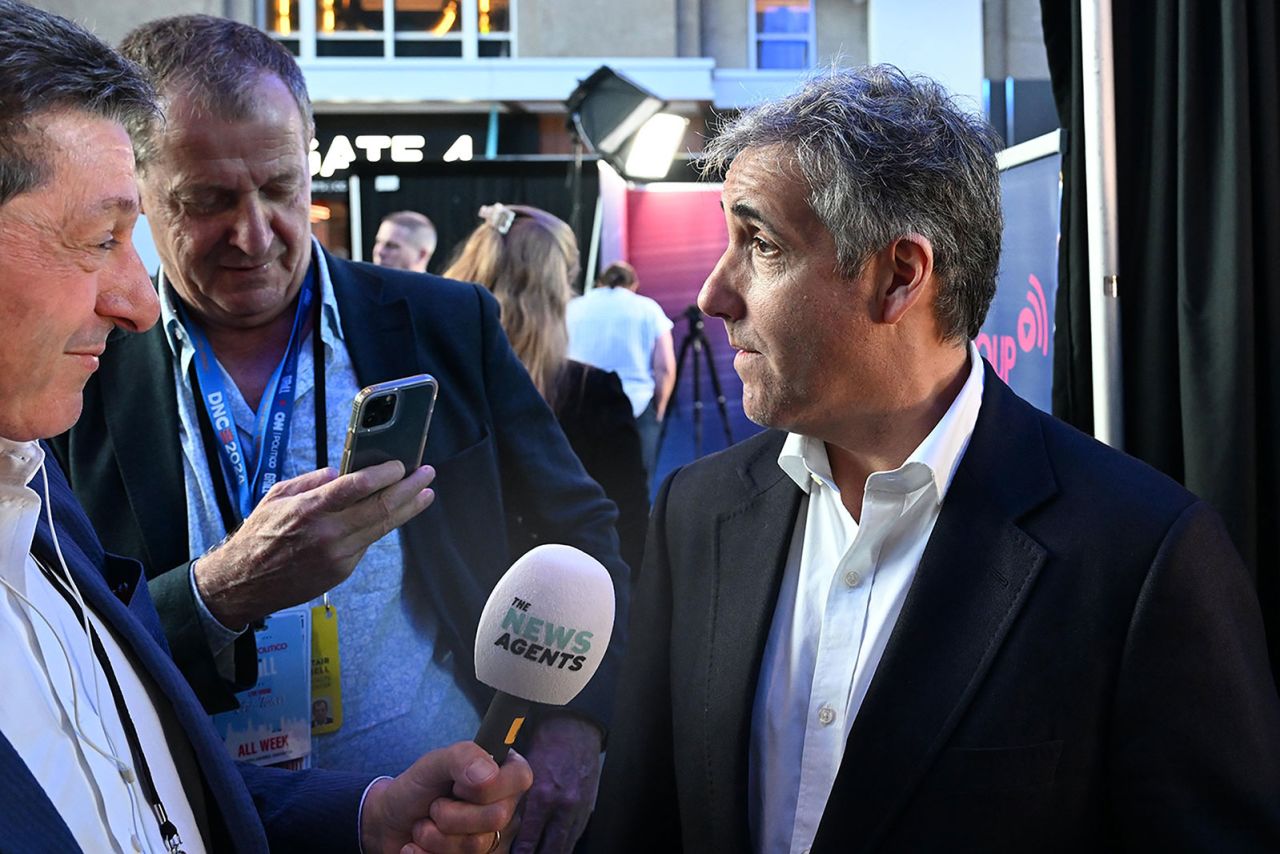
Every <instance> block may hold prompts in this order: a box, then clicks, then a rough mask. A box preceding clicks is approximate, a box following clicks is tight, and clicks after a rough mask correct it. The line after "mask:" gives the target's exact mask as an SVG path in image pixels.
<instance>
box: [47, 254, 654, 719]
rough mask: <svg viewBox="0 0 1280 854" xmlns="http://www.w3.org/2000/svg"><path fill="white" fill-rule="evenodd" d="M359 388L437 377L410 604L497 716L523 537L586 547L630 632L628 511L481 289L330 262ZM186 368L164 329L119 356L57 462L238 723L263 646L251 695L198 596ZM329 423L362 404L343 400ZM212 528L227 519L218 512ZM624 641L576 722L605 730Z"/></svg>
mask: <svg viewBox="0 0 1280 854" xmlns="http://www.w3.org/2000/svg"><path fill="white" fill-rule="evenodd" d="M326 259H327V261H328V266H329V272H330V276H331V278H332V281H333V288H334V293H335V297H336V299H337V302H338V310H339V313H340V314H341V317H342V326H343V332H344V335H345V340H346V345H347V349H348V351H349V352H350V354H351V361H352V363H353V365H354V367H355V372H356V378H357V380H358V381H359V383H360V385H362V386H367V385H371V384H373V383H379V382H386V381H388V380H393V379H398V378H400V377H404V376H409V375H411V374H418V373H429V374H432V375H434V376H435V378H436V380H437V381H439V383H440V393H439V399H438V400H437V403H436V408H435V414H434V416H433V417H432V422H431V430H430V433H429V434H428V438H427V446H426V451H425V454H424V461H425V462H427V463H429V464H431V465H432V466H434V467H435V469H436V479H435V482H434V483H433V484H432V487H433V488H434V489H435V491H436V500H435V503H434V504H433V505H432V506H431V507H430V508H428V509H427V511H426V512H424V513H422V514H420V515H419V516H418V517H417V518H415V519H413V520H412V521H410V522H409V523H408V524H406V525H405V526H404V527H403V528H402V529H401V533H402V536H403V541H404V544H405V548H406V551H407V554H408V557H407V559H406V572H405V577H404V592H405V595H406V596H408V597H410V598H411V599H413V600H415V601H425V602H427V603H429V607H431V609H432V611H433V616H434V619H435V621H436V622H437V623H438V625H439V626H440V629H439V631H440V640H441V641H443V642H442V643H439V644H437V650H438V651H439V653H440V654H442V655H443V654H445V653H450V654H451V659H450V661H451V663H452V666H453V667H454V671H455V677H456V678H457V680H458V683H459V685H460V686H461V687H462V688H463V689H464V690H466V691H467V692H468V695H469V696H470V697H471V699H472V702H473V703H474V704H475V705H476V707H477V708H478V709H479V710H481V711H483V709H484V707H485V706H487V704H488V702H489V700H490V699H492V696H493V692H492V690H491V689H488V688H485V687H484V686H483V685H481V684H480V683H479V682H477V681H476V679H475V676H474V674H475V665H474V645H475V636H476V626H477V624H478V623H479V619H480V612H481V611H482V610H483V608H484V603H485V601H486V600H487V599H488V596H489V592H490V591H491V590H492V589H493V587H494V585H495V584H496V583H497V581H498V579H499V578H501V577H502V574H503V573H504V572H505V571H506V569H507V567H508V566H510V564H511V561H512V560H513V559H514V558H515V557H516V555H513V554H511V550H510V548H509V546H508V527H511V528H512V529H513V530H514V529H515V528H516V527H517V526H523V528H524V529H527V530H535V531H537V532H538V533H539V534H540V535H541V536H542V539H543V541H546V542H558V543H566V544H568V545H572V546H576V547H578V548H580V549H582V550H583V551H585V552H587V553H588V554H590V555H592V556H593V557H595V558H596V559H598V560H599V561H600V562H601V563H603V564H604V565H605V566H606V567H607V568H608V569H609V571H610V573H611V574H612V576H613V579H614V585H615V589H616V592H617V595H618V611H617V613H618V623H619V626H620V627H623V626H625V622H624V621H625V615H626V613H627V594H628V583H627V578H628V574H629V573H628V569H627V567H626V565H625V564H624V563H623V562H622V560H621V558H620V557H619V555H618V543H617V536H616V534H615V533H614V520H615V519H616V518H617V511H616V510H615V508H614V506H613V503H612V502H610V501H609V500H608V499H606V498H605V496H604V493H603V492H602V491H601V490H600V487H599V486H597V485H596V483H595V482H594V481H592V480H591V479H590V478H589V477H587V475H586V473H585V472H584V471H583V469H582V465H581V463H580V462H579V461H578V459H577V457H575V456H574V454H573V451H572V450H571V449H570V448H569V445H568V442H567V441H566V440H565V437H564V434H563V433H562V432H561V430H560V428H559V426H558V425H557V424H556V420H555V416H554V415H553V414H552V413H551V410H550V409H548V407H547V405H546V403H545V402H544V401H543V400H542V397H541V396H540V395H539V394H538V392H537V390H536V389H535V388H534V386H533V383H532V382H531V381H530V380H529V376H528V373H527V372H526V371H525V370H524V367H523V366H522V365H521V364H520V362H519V360H518V359H517V358H516V356H515V354H514V353H513V352H512V350H511V347H510V345H509V344H508V343H507V339H506V336H505V335H504V334H503V331H502V327H501V325H500V324H499V322H498V304H497V301H496V300H495V299H494V298H493V296H492V295H491V294H490V293H489V292H488V291H486V290H484V289H483V288H480V287H478V286H476V285H470V284H463V283H461V282H454V281H450V280H448V279H442V278H440V277H438V276H429V275H423V274H419V273H406V272H402V271H399V270H388V269H386V268H383V267H374V266H372V265H370V264H356V263H352V262H350V261H343V260H341V259H336V258H333V257H332V256H326ZM171 365H172V354H171V352H170V350H169V347H168V344H167V342H166V341H165V339H164V336H163V332H162V330H161V329H160V328H159V325H157V326H156V327H155V328H153V329H151V330H149V331H148V332H146V333H143V334H141V335H130V336H127V337H126V338H124V339H122V340H120V341H115V342H113V343H112V344H111V345H109V346H108V348H107V352H106V353H105V354H104V355H103V357H102V364H101V367H100V369H99V371H98V372H97V373H96V374H95V375H94V376H93V377H91V378H90V380H89V383H88V385H87V386H86V387H85V394H84V412H83V414H82V415H81V417H80V420H79V422H78V423H77V424H76V426H75V427H73V428H72V430H71V431H70V432H69V433H67V434H64V435H63V436H60V437H58V438H57V439H55V440H54V441H53V445H54V447H55V449H56V451H57V453H58V457H59V460H60V461H61V462H62V464H63V466H64V468H65V469H66V472H67V476H68V479H69V480H70V482H71V485H72V486H73V487H74V489H75V491H76V495H77V496H78V497H79V498H80V500H81V501H82V502H83V503H84V506H85V509H86V511H87V512H88V515H89V518H90V519H92V520H93V524H94V526H95V527H96V528H97V530H98V532H99V533H100V534H101V535H102V538H103V541H104V542H105V543H106V545H107V548H109V549H110V550H111V551H113V552H117V553H119V554H125V555H129V556H131V557H136V558H138V559H139V560H141V561H142V563H143V565H144V566H145V567H146V573H147V577H148V578H149V579H150V585H151V594H152V596H153V597H154V599H155V602H156V606H157V609H158V610H159V612H160V616H161V619H162V622H163V626H164V631H165V634H166V636H167V637H168V639H169V643H170V645H171V647H172V649H173V654H174V659H175V660H176V661H177V662H178V664H179V666H180V667H181V669H182V671H183V673H184V674H185V675H186V676H187V678H188V679H189V680H190V681H191V683H192V685H193V687H195V688H196V692H197V694H198V695H199V696H200V697H201V699H202V700H203V701H204V702H205V704H206V707H207V708H208V709H209V710H211V711H213V710H221V709H224V708H231V707H233V706H234V697H233V696H232V688H233V687H236V688H237V689H243V688H247V687H249V686H250V685H252V684H253V683H254V681H256V678H257V669H256V664H257V658H256V654H255V653H254V650H253V640H252V637H251V636H250V637H246V638H244V639H242V642H241V644H240V648H238V650H237V652H238V655H237V662H238V673H237V676H238V677H239V678H238V683H239V684H238V686H232V685H228V684H227V683H226V682H225V681H223V680H222V679H221V678H220V677H219V676H218V673H217V670H216V667H215V665H214V662H213V658H212V656H211V655H210V653H209V650H208V644H207V643H206V641H205V639H204V633H203V630H202V628H201V626H200V623H199V620H198V619H197V616H196V603H195V601H194V599H193V597H192V594H191V586H190V583H189V581H188V561H189V560H190V559H191V558H192V555H191V552H190V548H189V546H188V542H187V509H186V493H185V489H184V485H183V478H182V456H181V453H182V451H181V447H180V445H179V441H178V408H177V400H176V397H175V392H174V387H173V375H172V370H173V369H172V367H171ZM328 405H329V406H330V407H333V406H349V405H350V402H349V401H336V400H330V401H329V402H328ZM208 512H212V513H216V512H217V510H216V508H209V509H208ZM624 642H625V631H619V630H616V629H615V633H614V637H613V640H612V642H611V643H610V650H609V653H608V655H607V656H606V658H605V660H604V662H603V663H602V664H601V667H600V670H599V671H598V672H597V673H596V675H595V677H594V678H593V679H592V680H591V682H590V683H589V684H588V686H587V688H586V689H585V690H584V691H583V693H582V694H581V695H579V697H578V698H577V699H576V700H575V701H574V703H573V704H572V708H574V709H576V710H578V711H580V712H582V713H584V714H586V715H588V716H589V717H591V718H593V719H594V720H596V721H598V722H600V723H601V724H607V722H608V720H609V714H610V709H611V706H612V701H613V694H614V688H615V685H616V676H617V668H618V662H619V660H620V652H619V650H620V649H621V647H622V645H623V643H624Z"/></svg>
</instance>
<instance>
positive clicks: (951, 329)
mask: <svg viewBox="0 0 1280 854" xmlns="http://www.w3.org/2000/svg"><path fill="white" fill-rule="evenodd" d="M770 145H779V146H782V147H783V148H784V149H786V150H787V151H788V152H789V155H790V158H789V159H790V162H789V163H784V164H782V165H783V168H786V167H787V166H790V167H792V168H795V169H796V170H797V171H798V172H799V174H800V175H801V176H802V177H803V179H804V181H805V183H806V184H807V185H808V187H809V197H808V201H809V207H810V208H812V209H813V212H814V214H815V215H816V216H817V217H818V219H819V220H821V222H822V224H823V225H824V226H825V227H826V228H827V230H828V231H829V232H831V236H832V237H833V238H834V239H835V243H836V254H837V258H838V261H839V264H840V269H841V272H843V273H844V274H845V275H853V274H855V273H856V272H857V271H858V270H859V269H861V267H862V266H863V264H865V263H866V261H867V259H868V258H870V257H871V256H872V255H873V254H874V253H875V252H877V251H878V250H880V249H882V248H884V247H885V246H887V245H888V244H889V243H891V242H892V241H893V240H895V239H897V238H899V237H902V236H904V235H907V234H912V233H915V234H921V235H923V236H924V237H926V238H928V240H929V242H930V243H931V244H932V245H933V264H934V270H935V272H936V273H937V276H938V281H939V288H938V296H937V301H936V303H935V305H934V312H935V314H936V316H937V318H938V324H939V326H940V328H941V330H942V334H943V336H944V337H945V338H946V339H947V340H950V341H956V342H962V341H967V340H969V339H971V338H973V337H974V336H976V335H977V334H978V329H979V327H980V326H981V325H982V321H983V319H984V318H985V317H986V314H987V309H988V307H990V305H991V298H992V297H993V296H994V295H995V291H996V272H997V269H998V267H999V265H1000V233H1001V228H1002V224H1003V223H1002V216H1001V211H1000V181H999V171H998V169H997V167H996V158H995V153H996V149H997V145H998V143H997V138H996V135H995V133H994V132H993V131H992V130H991V127H990V126H989V125H988V124H987V123H986V122H985V121H983V120H982V119H981V118H980V117H978V116H976V115H973V114H971V113H969V112H966V111H964V110H962V109H960V108H958V107H957V106H956V105H955V104H954V103H953V102H952V100H951V98H950V96H949V95H948V94H947V93H946V91H945V90H943V88H942V87H941V86H939V85H938V84H937V83H935V82H934V81H932V80H929V79H928V78H925V77H911V78H908V77H907V76H906V75H905V74H903V73H902V72H901V71H899V70H898V69H897V68H894V67H893V66H889V65H877V66H872V67H868V68H859V69H845V70H835V71H832V72H829V73H827V74H824V75H821V76H818V77H815V78H813V79H811V80H809V81H807V82H806V83H805V84H804V85H803V86H802V87H801V88H800V90H799V91H797V92H796V93H794V94H792V95H790V96H788V97H787V98H785V99H783V100H781V101H776V102H773V103H768V104H763V105H761V106H758V107H755V108H753V109H750V110H747V111H746V112H744V113H742V114H741V115H740V116H738V117H737V118H735V119H733V120H731V121H729V122H728V123H726V124H725V125H724V126H723V127H722V128H721V129H720V130H719V134H718V135H717V136H716V137H714V138H713V139H712V140H711V142H710V143H709V144H708V145H707V149H706V156H705V159H704V161H703V168H704V170H705V171H707V172H712V173H717V172H718V173H723V172H724V171H725V170H726V169H727V168H728V166H729V163H730V161H732V159H733V158H734V157H736V156H737V155H738V154H739V153H741V152H742V151H744V150H745V149H747V148H757V147H761V146H770ZM784 159H786V158H785V155H784Z"/></svg>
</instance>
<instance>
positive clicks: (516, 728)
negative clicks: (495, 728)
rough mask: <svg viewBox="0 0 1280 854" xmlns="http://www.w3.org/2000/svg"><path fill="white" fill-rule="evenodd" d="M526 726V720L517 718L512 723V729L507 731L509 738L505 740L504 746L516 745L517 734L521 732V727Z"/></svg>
mask: <svg viewBox="0 0 1280 854" xmlns="http://www.w3.org/2000/svg"><path fill="white" fill-rule="evenodd" d="M523 724H524V718H516V719H515V720H513V721H512V722H511V729H509V730H507V737H506V738H505V739H503V741H502V743H503V744H515V743H516V734H517V733H519V732H520V727H521V726H522V725H523Z"/></svg>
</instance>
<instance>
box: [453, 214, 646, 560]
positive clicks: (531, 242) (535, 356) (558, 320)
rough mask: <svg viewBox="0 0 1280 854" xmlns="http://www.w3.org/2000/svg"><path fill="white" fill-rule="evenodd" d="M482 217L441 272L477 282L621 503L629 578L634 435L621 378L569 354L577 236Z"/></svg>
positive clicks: (639, 477)
mask: <svg viewBox="0 0 1280 854" xmlns="http://www.w3.org/2000/svg"><path fill="white" fill-rule="evenodd" d="M480 219H481V223H480V225H479V226H477V227H476V229H475V231H473V232H471V235H470V236H469V237H468V238H467V239H466V240H465V241H464V242H463V244H462V245H461V246H460V247H459V248H458V250H457V252H456V254H455V256H454V259H453V262H452V263H451V264H450V265H449V268H448V269H447V270H445V271H444V275H445V276H446V277H447V278H450V279H460V280H462V281H467V282H477V283H479V284H481V285H483V286H484V287H486V288H488V289H489V290H490V291H492V292H493V295H494V296H495V297H497V299H498V304H499V305H500V306H501V309H502V315H501V319H502V328H503V329H504V330H505V331H506V333H507V337H508V338H509V339H510V340H511V346H512V348H513V349H514V350H515V352H516V355H517V356H518V357H519V358H520V361H521V362H523V363H524V366H525V369H526V370H528V371H529V376H530V377H531V378H532V379H533V383H534V385H535V386H536V387H537V389H538V391H539V392H540V393H541V394H542V397H543V399H544V400H546V401H547V404H548V405H549V406H550V407H551V409H552V411H553V412H555V415H556V418H557V420H559V422H560V427H561V429H563V430H564V432H565V436H566V437H567V438H568V439H569V444H570V445H571V446H572V447H573V450H574V452H575V453H576V454H577V455H578V459H580V460H581V461H582V465H583V467H584V468H585V469H586V470H587V474H589V475H590V476H591V477H592V478H594V479H595V481H596V482H597V483H599V484H600V486H601V488H603V489H604V491H605V494H606V495H608V496H609V498H610V499H611V500H612V501H613V502H614V503H615V504H617V505H618V522H617V530H618V540H619V545H620V547H621V551H622V557H623V560H625V561H626V562H627V563H628V565H630V567H631V572H632V579H633V580H634V578H635V576H636V574H637V573H638V572H639V570H640V561H641V559H642V557H643V555H644V537H645V529H646V527H647V524H648V517H649V495H648V490H647V487H646V477H645V473H644V466H643V463H642V462H641V453H640V436H639V434H638V433H637V432H636V426H635V420H634V418H633V416H632V412H631V403H630V401H629V400H628V398H627V396H626V394H625V393H624V392H623V390H622V383H621V381H620V380H619V379H618V375H617V374H615V373H612V372H606V371H602V370H600V369H598V368H593V367H591V366H589V365H585V364H583V363H581V362H575V361H572V360H570V359H569V358H568V356H567V353H568V347H569V335H568V330H567V327H566V326H565V306H566V305H567V304H568V302H569V299H570V298H571V297H572V296H573V287H572V282H573V281H574V280H575V279H576V278H577V277H578V274H579V272H580V269H581V268H580V265H579V262H578V244H577V241H576V240H575V239H574V236H573V230H572V229H570V228H569V226H568V225H566V224H565V223H564V222H563V221H562V220H560V219H558V218H557V217H554V216H552V215H551V214H549V213H547V212H546V211H544V210H540V209H539V208H534V207H528V206H525V205H502V204H494V205H486V206H485V207H482V208H481V209H480ZM516 534H517V535H518V536H519V537H520V540H519V542H521V543H523V544H524V545H525V546H530V547H531V546H533V545H536V544H537V543H538V542H540V538H539V535H538V532H537V531H534V530H524V531H518V532H516Z"/></svg>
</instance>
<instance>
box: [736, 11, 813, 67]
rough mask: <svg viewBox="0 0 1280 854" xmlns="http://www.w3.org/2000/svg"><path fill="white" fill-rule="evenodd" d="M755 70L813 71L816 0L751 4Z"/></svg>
mask: <svg viewBox="0 0 1280 854" xmlns="http://www.w3.org/2000/svg"><path fill="white" fill-rule="evenodd" d="M749 2H750V4H751V6H750V9H751V27H750V29H751V42H752V44H751V50H752V55H751V59H752V65H753V67H755V68H764V69H785V68H812V67H813V63H814V53H815V51H814V41H815V30H814V16H813V0H749Z"/></svg>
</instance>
